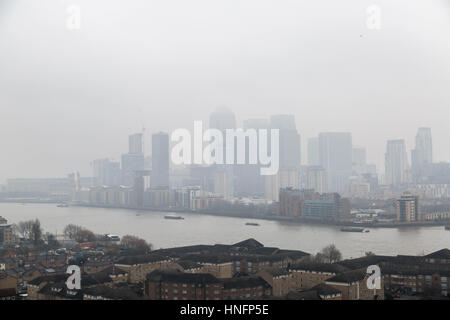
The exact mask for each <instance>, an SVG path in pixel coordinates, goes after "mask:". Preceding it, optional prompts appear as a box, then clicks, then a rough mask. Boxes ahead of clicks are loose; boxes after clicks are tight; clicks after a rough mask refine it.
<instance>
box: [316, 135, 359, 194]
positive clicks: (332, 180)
mask: <svg viewBox="0 0 450 320" xmlns="http://www.w3.org/2000/svg"><path fill="white" fill-rule="evenodd" d="M352 148H353V145H352V135H351V133H348V132H325V133H320V134H319V162H320V165H321V166H322V168H324V169H325V171H326V173H327V183H328V192H343V191H345V189H346V187H347V185H348V178H349V177H350V175H351V173H352Z"/></svg>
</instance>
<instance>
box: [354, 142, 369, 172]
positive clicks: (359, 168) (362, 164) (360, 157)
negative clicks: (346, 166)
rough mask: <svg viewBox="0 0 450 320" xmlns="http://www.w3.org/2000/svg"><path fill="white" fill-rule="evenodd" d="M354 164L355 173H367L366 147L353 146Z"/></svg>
mask: <svg viewBox="0 0 450 320" xmlns="http://www.w3.org/2000/svg"><path fill="white" fill-rule="evenodd" d="M352 166H353V172H354V173H356V174H363V173H366V166H367V157H366V148H364V147H353V150H352Z"/></svg>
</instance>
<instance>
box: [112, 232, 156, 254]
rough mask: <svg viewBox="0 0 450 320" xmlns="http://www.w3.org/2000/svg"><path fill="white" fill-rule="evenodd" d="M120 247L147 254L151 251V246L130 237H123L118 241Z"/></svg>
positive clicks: (139, 239)
mask: <svg viewBox="0 0 450 320" xmlns="http://www.w3.org/2000/svg"><path fill="white" fill-rule="evenodd" d="M120 245H121V246H122V247H123V248H126V249H132V250H136V251H142V252H148V251H150V250H152V245H151V244H149V243H148V242H147V241H145V240H144V239H141V238H139V237H136V236H132V235H126V236H123V237H122V239H121V241H120Z"/></svg>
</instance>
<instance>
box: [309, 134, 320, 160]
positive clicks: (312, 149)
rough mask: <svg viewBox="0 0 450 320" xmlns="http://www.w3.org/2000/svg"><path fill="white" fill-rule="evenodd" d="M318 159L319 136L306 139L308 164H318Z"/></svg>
mask: <svg viewBox="0 0 450 320" xmlns="http://www.w3.org/2000/svg"><path fill="white" fill-rule="evenodd" d="M319 164H320V160H319V137H313V138H309V139H308V166H318V165H319Z"/></svg>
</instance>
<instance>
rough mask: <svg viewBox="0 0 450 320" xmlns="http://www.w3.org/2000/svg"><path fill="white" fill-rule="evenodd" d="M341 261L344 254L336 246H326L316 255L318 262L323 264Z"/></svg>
mask: <svg viewBox="0 0 450 320" xmlns="http://www.w3.org/2000/svg"><path fill="white" fill-rule="evenodd" d="M341 259H342V254H341V252H340V251H339V250H338V248H336V246H335V245H334V244H330V245H328V246H326V247H325V248H323V249H322V250H321V251H320V252H319V253H317V255H316V260H317V261H318V262H323V263H335V262H338V261H341Z"/></svg>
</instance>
